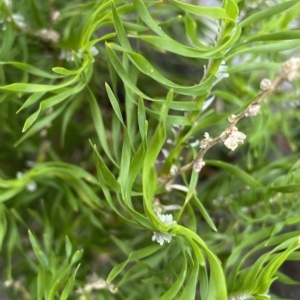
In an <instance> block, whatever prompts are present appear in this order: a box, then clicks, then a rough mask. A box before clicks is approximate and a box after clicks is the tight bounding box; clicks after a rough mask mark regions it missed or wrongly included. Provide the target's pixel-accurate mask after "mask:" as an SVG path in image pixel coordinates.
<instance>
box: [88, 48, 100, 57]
mask: <svg viewBox="0 0 300 300" xmlns="http://www.w3.org/2000/svg"><path fill="white" fill-rule="evenodd" d="M98 53H99V51H98V49H97V48H96V47H94V46H93V47H91V49H90V54H91V55H92V56H96V55H97V54H98Z"/></svg>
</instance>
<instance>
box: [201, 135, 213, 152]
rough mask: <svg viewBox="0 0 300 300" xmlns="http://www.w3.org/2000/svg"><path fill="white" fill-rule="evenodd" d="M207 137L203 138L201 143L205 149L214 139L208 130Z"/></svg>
mask: <svg viewBox="0 0 300 300" xmlns="http://www.w3.org/2000/svg"><path fill="white" fill-rule="evenodd" d="M204 137H205V139H203V140H202V141H201V143H200V148H201V149H205V148H206V147H207V145H208V144H209V143H210V142H211V141H212V138H211V137H210V136H209V134H208V132H205V133H204Z"/></svg>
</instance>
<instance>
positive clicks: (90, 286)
mask: <svg viewBox="0 0 300 300" xmlns="http://www.w3.org/2000/svg"><path fill="white" fill-rule="evenodd" d="M103 289H108V290H109V291H110V292H111V293H113V294H115V293H116V292H117V291H118V289H117V288H116V287H115V286H114V285H113V284H112V283H110V282H107V281H106V280H104V279H102V278H99V277H98V276H97V274H93V275H91V276H89V277H88V278H87V283H86V284H85V286H84V287H83V288H79V289H78V290H76V293H77V294H80V295H84V294H85V293H87V292H91V291H93V290H103Z"/></svg>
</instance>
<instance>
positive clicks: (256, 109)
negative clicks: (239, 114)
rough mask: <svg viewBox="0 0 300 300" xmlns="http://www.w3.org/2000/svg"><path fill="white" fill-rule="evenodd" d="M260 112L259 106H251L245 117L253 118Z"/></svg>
mask: <svg viewBox="0 0 300 300" xmlns="http://www.w3.org/2000/svg"><path fill="white" fill-rule="evenodd" d="M259 110H260V106H259V104H251V105H250V106H249V108H248V110H247V111H246V113H245V117H255V116H256V115H257V114H258V112H259Z"/></svg>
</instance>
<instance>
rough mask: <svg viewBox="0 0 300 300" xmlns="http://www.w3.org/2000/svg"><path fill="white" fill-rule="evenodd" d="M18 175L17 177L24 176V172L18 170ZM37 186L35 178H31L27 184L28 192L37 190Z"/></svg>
mask: <svg viewBox="0 0 300 300" xmlns="http://www.w3.org/2000/svg"><path fill="white" fill-rule="evenodd" d="M16 177H17V179H21V178H23V177H24V173H22V172H17V174H16ZM36 188H37V184H36V182H35V181H33V180H30V181H29V182H28V183H27V185H26V189H27V191H28V192H34V191H35V190H36Z"/></svg>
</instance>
